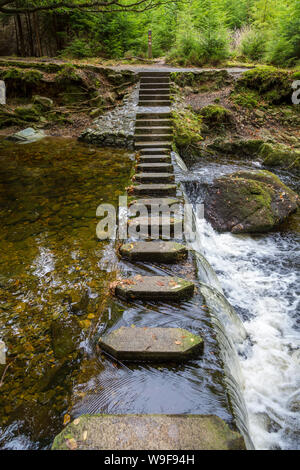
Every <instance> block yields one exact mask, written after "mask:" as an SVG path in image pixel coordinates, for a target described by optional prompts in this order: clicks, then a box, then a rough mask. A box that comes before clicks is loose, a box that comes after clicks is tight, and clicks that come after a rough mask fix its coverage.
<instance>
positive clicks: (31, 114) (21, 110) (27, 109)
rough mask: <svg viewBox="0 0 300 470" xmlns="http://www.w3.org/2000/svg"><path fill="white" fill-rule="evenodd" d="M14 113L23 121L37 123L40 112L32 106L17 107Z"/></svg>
mask: <svg viewBox="0 0 300 470" xmlns="http://www.w3.org/2000/svg"><path fill="white" fill-rule="evenodd" d="M15 113H16V115H17V117H20V118H21V119H22V120H23V121H28V122H38V121H39V120H40V110H39V109H38V107H37V106H36V105H33V104H29V105H27V106H19V107H17V108H16V109H15Z"/></svg>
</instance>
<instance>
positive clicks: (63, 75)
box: [55, 64, 81, 83]
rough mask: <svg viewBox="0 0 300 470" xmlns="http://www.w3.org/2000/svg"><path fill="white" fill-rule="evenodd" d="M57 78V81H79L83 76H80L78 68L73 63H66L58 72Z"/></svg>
mask: <svg viewBox="0 0 300 470" xmlns="http://www.w3.org/2000/svg"><path fill="white" fill-rule="evenodd" d="M55 80H56V81H57V82H60V83H62V82H66V83H70V82H79V81H81V78H80V77H79V75H78V73H77V71H76V68H75V67H74V66H73V65H72V64H66V65H64V67H63V68H62V69H61V70H60V71H59V72H58V73H57V75H56V77H55Z"/></svg>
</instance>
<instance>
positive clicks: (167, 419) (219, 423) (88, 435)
mask: <svg viewBox="0 0 300 470" xmlns="http://www.w3.org/2000/svg"><path fill="white" fill-rule="evenodd" d="M133 330H134V328H133ZM84 435H85V438H84V439H83V438H82V436H84ZM70 436H72V439H73V441H74V442H75V444H76V448H77V449H78V450H100V451H101V450H104V451H110V452H111V449H114V450H115V451H124V450H125V451H132V450H145V451H146V452H147V453H148V454H149V449H155V450H158V451H160V450H165V451H168V450H170V451H173V450H174V451H175V454H174V455H177V454H178V449H180V450H185V451H195V450H246V446H245V442H244V439H243V437H242V436H241V434H239V433H238V432H236V431H232V430H231V429H230V427H229V426H228V424H227V423H226V422H225V421H223V420H222V419H221V418H219V417H218V416H214V415H195V414H193V415H187V414H181V415H179V414H178V415H175V414H172V415H170V414H168V415H167V414H144V415H142V414H123V415H122V414H118V415H117V414H97V415H82V416H80V417H79V418H76V421H73V422H72V423H70V424H68V425H67V426H66V427H65V428H64V429H63V430H62V431H61V433H60V434H58V435H57V436H56V438H55V440H54V443H53V446H52V449H53V450H70V447H71V446H70ZM172 453H173V452H172ZM106 454H108V452H106ZM106 454H105V455H106ZM108 455H109V454H108ZM126 455H128V453H126V454H125V457H124V458H126V459H128V457H126ZM179 455H180V454H179ZM230 457H231V456H230ZM108 458H109V459H110V460H109V463H111V464H112V465H113V464H114V461H113V460H114V456H113V455H112V456H111V457H108ZM117 458H119V457H117ZM120 458H123V456H120ZM195 461H196V459H195ZM120 462H122V461H117V464H118V463H120ZM124 462H126V463H125V466H128V463H127V460H124ZM129 462H130V461H129ZM174 462H175V461H174ZM185 462H186V463H190V462H191V460H189V461H187V460H185ZM122 466H123V468H125V466H124V464H123V465H121V466H120V467H122ZM131 466H132V467H133V466H134V465H131Z"/></svg>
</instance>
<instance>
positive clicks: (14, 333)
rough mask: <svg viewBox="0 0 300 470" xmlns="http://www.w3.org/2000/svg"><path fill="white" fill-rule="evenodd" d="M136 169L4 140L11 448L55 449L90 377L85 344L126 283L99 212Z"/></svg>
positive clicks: (1, 189)
mask: <svg viewBox="0 0 300 470" xmlns="http://www.w3.org/2000/svg"><path fill="white" fill-rule="evenodd" d="M132 165H133V160H132V155H131V154H129V153H128V152H124V151H118V150H116V149H114V150H111V149H101V150H99V149H96V148H94V147H93V146H88V145H84V144H80V143H78V142H76V141H75V140H74V139H61V138H60V139H55V138H47V139H44V140H42V141H40V142H36V143H33V144H27V145H17V144H13V143H9V142H6V141H3V140H1V141H0V221H1V233H0V253H1V256H0V337H1V338H3V340H5V343H6V345H7V347H8V353H7V358H8V363H9V364H10V365H9V368H8V369H7V372H6V375H5V377H4V380H3V385H2V387H1V389H0V447H2V448H6V449H9V448H15V449H22V448H44V447H47V446H49V445H50V444H51V442H52V440H53V437H54V436H55V434H56V433H57V432H59V431H60V429H61V427H62V422H63V416H64V414H65V413H66V412H67V411H68V409H69V406H70V403H71V396H72V389H73V386H74V384H75V383H77V382H78V381H79V380H80V378H79V375H80V370H81V365H82V363H83V361H84V355H85V352H84V348H81V347H80V343H81V342H82V343H83V344H85V343H86V342H88V338H89V337H90V336H92V332H93V330H94V328H95V325H96V324H97V321H98V319H99V318H100V317H101V314H102V312H103V309H104V306H105V299H106V298H107V296H108V289H109V283H110V281H111V280H113V279H115V276H116V265H115V264H114V263H113V258H112V256H111V253H112V250H111V246H110V245H109V244H108V243H107V242H99V241H98V240H97V238H96V225H97V222H98V220H99V219H97V218H96V208H97V206H98V205H99V203H101V202H102V201H105V202H110V203H113V204H115V203H117V201H118V196H119V195H120V194H124V188H125V186H127V185H128V183H129V178H130V171H131V168H132ZM108 259H109V260H110V263H109V264H110V269H107V261H108ZM60 336H61V337H62V338H63V343H64V344H65V345H66V348H65V349H61V347H62V345H61V344H59V342H57V339H58V338H59V337H60Z"/></svg>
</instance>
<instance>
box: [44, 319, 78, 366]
mask: <svg viewBox="0 0 300 470" xmlns="http://www.w3.org/2000/svg"><path fill="white" fill-rule="evenodd" d="M80 332H81V329H80V326H79V324H78V322H77V320H76V318H75V317H71V318H57V319H56V320H53V321H52V324H51V336H52V348H53V352H54V355H55V357H56V358H57V359H62V358H64V357H66V356H67V355H68V354H71V353H72V352H73V351H74V350H75V349H76V346H77V344H78V342H79V335H80Z"/></svg>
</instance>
